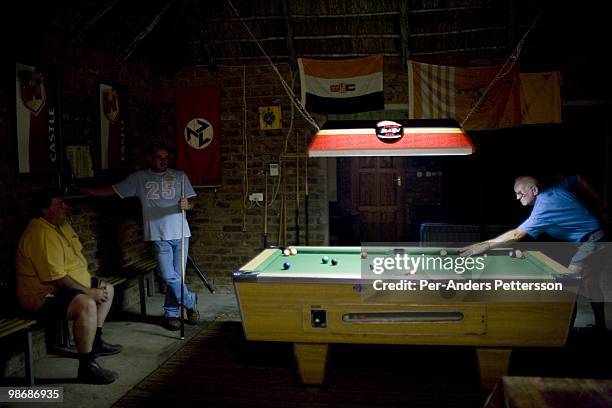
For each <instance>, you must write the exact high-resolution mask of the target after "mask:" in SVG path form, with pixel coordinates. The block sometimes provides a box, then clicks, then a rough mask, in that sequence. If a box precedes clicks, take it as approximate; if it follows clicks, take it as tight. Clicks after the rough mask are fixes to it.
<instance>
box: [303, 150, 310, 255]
mask: <svg viewBox="0 0 612 408" xmlns="http://www.w3.org/2000/svg"><path fill="white" fill-rule="evenodd" d="M304 162H305V163H304V224H305V226H304V241H305V242H306V246H308V244H309V242H310V241H309V239H308V235H309V234H308V233H309V227H308V158H306V160H304Z"/></svg>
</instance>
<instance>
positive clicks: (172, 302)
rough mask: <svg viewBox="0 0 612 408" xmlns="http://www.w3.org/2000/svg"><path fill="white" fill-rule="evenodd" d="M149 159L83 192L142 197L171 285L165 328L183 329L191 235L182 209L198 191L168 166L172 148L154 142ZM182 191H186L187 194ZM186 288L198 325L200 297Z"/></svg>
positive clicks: (150, 235)
mask: <svg viewBox="0 0 612 408" xmlns="http://www.w3.org/2000/svg"><path fill="white" fill-rule="evenodd" d="M147 160H148V162H149V168H148V169H147V170H140V171H137V172H135V173H132V174H130V175H129V176H128V177H127V178H126V179H125V180H123V181H121V182H119V183H117V184H114V185H112V186H106V187H101V188H85V189H83V191H85V192H86V193H88V194H91V195H96V196H113V195H115V194H116V195H118V196H119V197H121V198H127V197H138V198H139V199H140V203H141V205H142V219H143V225H144V239H145V241H151V242H152V243H153V250H154V252H155V256H156V258H157V265H158V268H159V272H160V275H161V277H162V279H163V281H164V283H165V284H166V287H167V292H166V301H165V303H164V316H165V319H164V327H166V328H167V329H168V330H179V329H180V321H179V306H180V298H181V297H180V296H181V295H180V294H181V237H183V238H184V245H185V249H184V255H185V257H184V259H183V262H185V260H186V259H187V250H188V248H189V237H190V236H191V232H190V230H189V225H188V224H187V220H186V219H183V215H182V210H187V209H191V204H190V203H189V201H188V199H189V198H191V197H195V195H196V193H195V191H194V190H193V187H192V186H191V183H190V182H189V178H187V175H186V174H185V173H184V172H182V171H180V170H174V169H170V168H168V149H167V148H166V147H165V146H163V145H161V144H154V145H152V146H151V147H150V148H149V151H148V153H147ZM183 185H184V191H183ZM181 193H184V194H183V196H181ZM183 223H184V224H183ZM183 227H184V231H183ZM182 233H183V234H182ZM183 290H184V297H185V308H186V309H187V321H188V322H189V323H191V324H196V323H197V322H198V320H199V312H198V310H197V307H196V303H197V296H196V294H195V293H194V292H189V291H188V290H187V285H184V287H183Z"/></svg>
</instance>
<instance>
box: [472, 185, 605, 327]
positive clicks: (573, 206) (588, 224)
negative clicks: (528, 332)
mask: <svg viewBox="0 0 612 408" xmlns="http://www.w3.org/2000/svg"><path fill="white" fill-rule="evenodd" d="M580 191H584V192H587V193H593V190H592V189H591V188H590V186H589V185H588V184H587V183H586V181H585V180H584V179H583V178H582V177H580V176H574V177H568V178H565V179H563V180H562V181H560V182H558V183H556V184H554V185H552V186H550V187H548V188H546V189H541V187H540V184H539V182H538V180H536V179H535V178H533V177H530V176H523V177H519V178H517V179H516V181H515V183H514V193H515V194H516V198H517V200H520V202H521V204H522V205H524V206H533V210H532V211H531V214H530V215H529V217H528V218H527V219H526V220H525V221H524V222H523V223H522V224H521V225H519V226H518V227H517V228H515V229H513V230H510V231H507V232H505V233H503V234H501V235H500V236H498V237H496V238H493V239H490V240H488V241H484V242H480V243H476V244H473V245H470V246H468V247H466V248H464V249H463V251H462V255H463V256H472V255H477V254H481V253H483V252H485V251H486V250H488V249H490V248H494V247H498V246H503V245H505V244H507V243H510V242H514V241H519V240H521V239H523V238H525V237H526V236H527V235H529V236H531V237H533V238H537V237H538V236H539V235H540V234H541V233H543V232H545V233H546V234H548V235H550V236H551V237H552V238H555V239H557V240H559V241H564V242H574V243H577V245H578V250H577V252H576V253H575V254H574V256H573V257H572V259H571V261H570V264H569V266H568V270H569V272H570V274H575V275H579V276H581V277H582V278H583V282H584V287H585V290H586V294H587V296H589V298H590V299H591V307H592V308H593V314H594V315H595V329H596V330H597V331H605V330H606V320H605V314H604V303H603V293H602V291H601V287H600V277H601V268H594V267H593V266H595V265H594V264H593V263H594V260H596V259H597V258H598V257H601V255H602V254H603V247H604V244H603V242H604V231H603V226H602V223H601V221H600V220H599V219H598V218H597V216H595V215H594V214H593V213H592V212H591V211H590V210H589V209H588V208H587V206H586V205H585V204H584V203H583V202H582V201H581V200H580V199H579V192H580Z"/></svg>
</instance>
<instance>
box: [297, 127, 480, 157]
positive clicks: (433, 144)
mask: <svg viewBox="0 0 612 408" xmlns="http://www.w3.org/2000/svg"><path fill="white" fill-rule="evenodd" d="M389 135H391V137H390V136H389ZM474 150H475V147H474V144H473V143H472V141H471V140H470V138H469V137H468V135H467V134H466V133H465V132H464V131H463V129H462V128H461V126H459V124H458V123H457V121H455V120H454V119H411V120H401V121H376V120H365V121H363V120H356V121H327V122H326V123H325V125H324V126H323V128H322V129H321V130H319V131H318V132H317V134H316V135H315V136H314V138H313V139H312V141H311V142H310V145H309V146H308V156H309V157H352V156H445V155H467V154H472V153H473V152H474Z"/></svg>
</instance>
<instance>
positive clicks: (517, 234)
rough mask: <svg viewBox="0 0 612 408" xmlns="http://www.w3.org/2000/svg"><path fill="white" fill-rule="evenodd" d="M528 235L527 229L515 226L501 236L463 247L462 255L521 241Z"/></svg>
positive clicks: (479, 252)
mask: <svg viewBox="0 0 612 408" xmlns="http://www.w3.org/2000/svg"><path fill="white" fill-rule="evenodd" d="M526 235H527V233H526V232H525V231H523V230H521V229H519V228H515V229H512V230H510V231H506V232H504V233H503V234H501V235H500V236H498V237H495V238H493V239H490V240H488V241H483V242H478V243H476V244H473V245H470V246H467V247H465V248H462V249H461V255H462V256H472V255H478V254H482V253H483V252H485V251H487V250H489V249H491V248H495V247H499V246H503V245H504V244H507V243H510V242H516V241H520V240H521V239H523V238H525V236H526Z"/></svg>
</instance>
